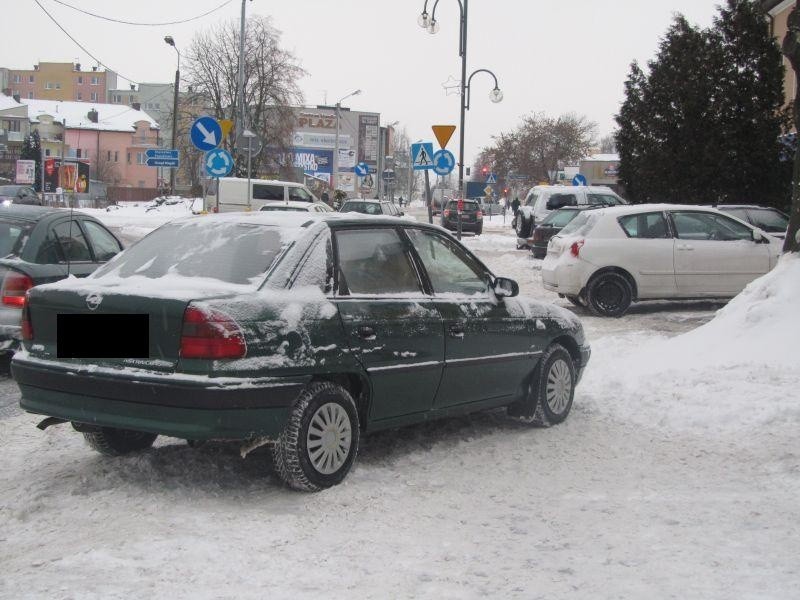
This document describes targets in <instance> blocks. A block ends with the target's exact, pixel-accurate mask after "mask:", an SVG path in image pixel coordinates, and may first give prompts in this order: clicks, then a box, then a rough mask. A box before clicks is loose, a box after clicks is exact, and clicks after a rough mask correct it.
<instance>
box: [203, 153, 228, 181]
mask: <svg viewBox="0 0 800 600" xmlns="http://www.w3.org/2000/svg"><path fill="white" fill-rule="evenodd" d="M204 165H205V168H206V173H208V176H209V177H225V176H226V175H227V174H228V173H230V172H231V169H233V157H232V156H231V155H230V152H228V151H227V150H223V149H222V148H215V149H214V150H211V151H210V152H206V159H205V163H204Z"/></svg>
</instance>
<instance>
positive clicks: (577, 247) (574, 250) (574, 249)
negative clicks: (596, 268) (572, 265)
mask: <svg viewBox="0 0 800 600" xmlns="http://www.w3.org/2000/svg"><path fill="white" fill-rule="evenodd" d="M585 243H586V240H578V241H577V242H573V244H572V245H571V246H570V247H569V253H570V254H572V256H574V257H575V258H579V257H580V255H581V248H583V245H584V244H585Z"/></svg>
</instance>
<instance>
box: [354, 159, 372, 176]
mask: <svg viewBox="0 0 800 600" xmlns="http://www.w3.org/2000/svg"><path fill="white" fill-rule="evenodd" d="M353 171H355V174H356V175H358V176H359V177H366V176H367V175H368V174H369V165H368V164H367V163H365V162H360V163H358V164H357V165H356V166H355V167H353Z"/></svg>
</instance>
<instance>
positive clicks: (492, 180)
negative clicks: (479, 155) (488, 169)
mask: <svg viewBox="0 0 800 600" xmlns="http://www.w3.org/2000/svg"><path fill="white" fill-rule="evenodd" d="M486 183H488V184H489V185H492V184H493V183H497V177H495V174H494V173H489V176H488V177H487V178H486Z"/></svg>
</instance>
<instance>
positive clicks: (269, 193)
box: [253, 183, 283, 200]
mask: <svg viewBox="0 0 800 600" xmlns="http://www.w3.org/2000/svg"><path fill="white" fill-rule="evenodd" d="M253 200H283V186H282V185H266V184H263V183H254V184H253Z"/></svg>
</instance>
